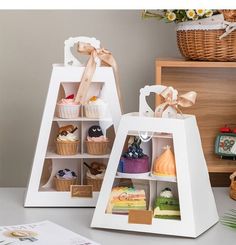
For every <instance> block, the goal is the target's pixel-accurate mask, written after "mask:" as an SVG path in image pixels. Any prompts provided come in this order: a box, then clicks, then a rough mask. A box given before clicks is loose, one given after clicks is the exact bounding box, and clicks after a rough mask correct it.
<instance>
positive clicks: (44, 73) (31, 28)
mask: <svg viewBox="0 0 236 245" xmlns="http://www.w3.org/2000/svg"><path fill="white" fill-rule="evenodd" d="M174 28H175V27H174V25H171V24H165V23H161V22H158V21H156V20H142V19H141V11H128V10H126V11H117V10H115V11H111V10H110V11H99V10H94V11H92V10H88V11H84V10H81V11H0V84H1V89H0V96H1V103H0V112H1V116H0V124H1V127H0V128H1V130H0V134H1V136H0V173H1V174H0V186H25V185H26V183H27V180H28V176H29V174H30V169H31V165H32V159H33V156H34V151H35V146H36V142H37V136H38V132H39V127H40V122H41V117H42V112H43V107H44V103H45V99H46V94H47V89H48V85H49V79H50V74H51V68H52V64H53V63H61V62H63V43H64V40H65V39H67V38H68V37H70V36H72V37H73V36H81V35H84V36H94V37H96V38H97V39H100V40H101V41H102V45H103V46H104V47H106V48H107V49H109V50H110V51H112V53H113V55H114V57H115V58H116V60H117V62H118V64H119V68H120V76H121V92H122V94H123V97H124V102H125V111H126V112H130V111H135V110H137V109H138V91H139V89H140V88H141V87H142V86H144V85H145V84H146V83H151V82H153V81H154V77H155V69H154V61H155V59H156V58H157V57H176V56H179V52H178V50H177V46H176V37H175V30H174Z"/></svg>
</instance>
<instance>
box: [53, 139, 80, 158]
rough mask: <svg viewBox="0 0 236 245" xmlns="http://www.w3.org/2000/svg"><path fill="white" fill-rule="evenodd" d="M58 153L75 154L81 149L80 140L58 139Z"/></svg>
mask: <svg viewBox="0 0 236 245" xmlns="http://www.w3.org/2000/svg"><path fill="white" fill-rule="evenodd" d="M56 147H57V154H59V155H75V154H77V153H78V150H79V140H77V141H56Z"/></svg>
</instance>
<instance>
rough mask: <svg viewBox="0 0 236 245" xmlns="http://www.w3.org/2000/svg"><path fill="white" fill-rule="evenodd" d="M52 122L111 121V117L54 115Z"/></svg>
mask: <svg viewBox="0 0 236 245" xmlns="http://www.w3.org/2000/svg"><path fill="white" fill-rule="evenodd" d="M53 121H54V122H98V121H108V122H112V118H109V117H107V118H87V117H78V118H73V119H71V118H60V117H54V118H53Z"/></svg>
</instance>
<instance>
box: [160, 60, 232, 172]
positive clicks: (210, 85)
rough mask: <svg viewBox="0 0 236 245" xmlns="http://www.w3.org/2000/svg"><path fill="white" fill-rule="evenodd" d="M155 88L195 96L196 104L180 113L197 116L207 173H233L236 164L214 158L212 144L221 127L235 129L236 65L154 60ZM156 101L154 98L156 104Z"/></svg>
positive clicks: (230, 63) (229, 63)
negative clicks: (227, 125) (225, 126)
mask: <svg viewBox="0 0 236 245" xmlns="http://www.w3.org/2000/svg"><path fill="white" fill-rule="evenodd" d="M156 84H163V85H167V86H173V87H174V88H176V89H177V90H178V91H179V93H180V94H181V93H185V92H188V91H191V90H194V91H196V92H197V93H198V97H197V101H196V104H195V105H194V106H192V107H190V108H183V112H184V113H187V114H194V115H196V118H197V122H198V126H199V130H200V134H201V139H202V146H203V150H204V154H205V158H206V162H207V165H208V171H209V172H210V173H231V172H233V171H235V170H236V161H233V160H226V159H220V158H219V157H218V156H216V155H215V154H214V142H215V137H216V134H217V133H218V132H219V128H220V127H222V126H224V125H225V124H229V125H232V127H236V62H201V61H186V60H183V59H157V60H156ZM159 100H160V98H158V97H156V104H157V103H159V102H160V101H159Z"/></svg>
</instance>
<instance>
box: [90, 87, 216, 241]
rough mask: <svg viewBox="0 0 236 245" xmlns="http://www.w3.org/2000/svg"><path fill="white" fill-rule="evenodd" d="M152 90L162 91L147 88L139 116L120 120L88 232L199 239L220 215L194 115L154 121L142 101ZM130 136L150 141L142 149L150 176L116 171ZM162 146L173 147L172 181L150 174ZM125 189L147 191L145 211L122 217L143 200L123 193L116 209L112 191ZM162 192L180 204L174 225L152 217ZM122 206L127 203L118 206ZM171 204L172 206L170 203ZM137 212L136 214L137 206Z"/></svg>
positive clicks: (129, 193)
mask: <svg viewBox="0 0 236 245" xmlns="http://www.w3.org/2000/svg"><path fill="white" fill-rule="evenodd" d="M152 87H153V88H154V91H155V92H157V93H158V94H160V93H161V92H162V91H163V90H164V89H165V88H166V87H165V86H150V87H148V86H146V87H145V89H142V90H141V94H140V113H130V114H126V115H123V116H122V118H121V121H120V125H119V128H118V131H117V135H116V139H115V141H114V145H113V149H112V152H111V157H110V159H109V163H108V169H107V172H106V175H105V178H104V182H103V185H102V189H101V192H100V196H99V199H98V202H97V206H96V210H95V212H94V216H93V220H92V223H91V227H95V228H108V229H118V230H127V231H138V232H147V233H157V234H166V235H175V236H186V237H197V236H199V235H200V234H202V233H203V232H204V231H206V230H207V229H209V228H210V227H211V226H213V225H214V224H215V223H216V222H217V221H218V214H217V209H216V205H215V201H214V196H213V193H212V189H211V186H210V182H209V176H208V172H207V167H206V162H205V158H204V155H203V151H202V146H201V139H200V135H199V131H198V127H197V123H196V119H195V116H193V115H183V116H181V115H179V114H178V115H177V118H157V117H153V111H151V109H150V107H148V106H147V104H146V102H144V98H145V96H146V95H148V94H149V92H147V91H148V90H149V91H151V92H153V88H152ZM146 92H147V93H146ZM144 115H147V116H144ZM129 136H139V137H141V138H143V139H144V138H146V139H147V138H150V139H151V140H150V141H148V140H143V142H142V143H141V147H142V148H143V151H144V153H145V154H146V155H147V156H149V160H150V163H149V164H150V168H149V171H150V173H149V172H147V173H145V174H144V173H143V174H137V173H121V172H120V169H119V167H118V166H119V162H120V159H121V155H122V152H124V151H125V147H126V148H127V141H128V139H129ZM166 145H168V146H170V147H171V149H172V152H173V154H174V157H175V165H176V177H170V176H156V175H153V174H152V171H153V167H154V164H155V159H158V157H160V155H161V154H162V152H163V147H165V146H166ZM168 160H169V159H167V164H168ZM126 185H127V186H129V187H130V186H131V187H132V188H131V189H132V190H134V188H135V189H136V190H138V189H139V190H140V189H142V190H144V191H145V197H146V208H145V209H146V210H134V211H135V212H131V211H132V208H131V210H129V212H128V213H127V214H126V215H125V214H124V209H127V208H129V205H133V204H134V203H135V201H134V199H135V198H137V197H138V196H140V195H141V194H139V193H140V192H139V193H138V192H137V193H136V197H135V198H134V199H133V201H132V200H131V199H132V198H131V197H132V194H133V193H132V191H130V192H127V193H126V191H124V192H123V193H120V194H117V196H116V198H117V200H116V204H114V203H113V204H111V200H113V201H114V196H115V195H116V194H115V193H113V192H112V190H113V189H114V188H116V187H118V189H119V188H122V187H124V186H126ZM165 188H169V189H171V190H172V193H173V195H174V197H175V198H176V199H178V201H179V208H180V209H179V210H180V215H179V217H178V219H171V218H166V217H164V216H163V218H161V217H155V216H154V214H155V212H154V208H155V203H156V200H157V197H158V196H159V195H160V192H161V191H162V190H163V189H165ZM124 190H125V189H124ZM167 190H168V189H167ZM167 192H168V191H167ZM167 197H168V196H167ZM121 200H125V201H124V202H120V201H121ZM130 200H131V201H130ZM170 200H172V199H170ZM129 201H130V202H129ZM136 201H137V200H136ZM114 202H115V201H114ZM122 203H123V204H122ZM124 203H125V204H124ZM164 204H165V203H164ZM169 204H170V206H171V204H172V203H169ZM114 205H116V211H114V212H112V211H111V210H115V208H114V207H115V206H114ZM122 205H123V206H122ZM112 208H113V209H112ZM135 208H138V205H137V204H136V205H135ZM165 211H166V210H165ZM119 212H120V213H122V212H123V214H120V213H119ZM168 212H170V213H168ZM168 212H166V213H165V214H166V215H170V216H168V217H171V214H172V213H171V212H173V210H172V211H170V210H169V211H168ZM150 213H151V216H149V214H150ZM153 213H154V214H153Z"/></svg>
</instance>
